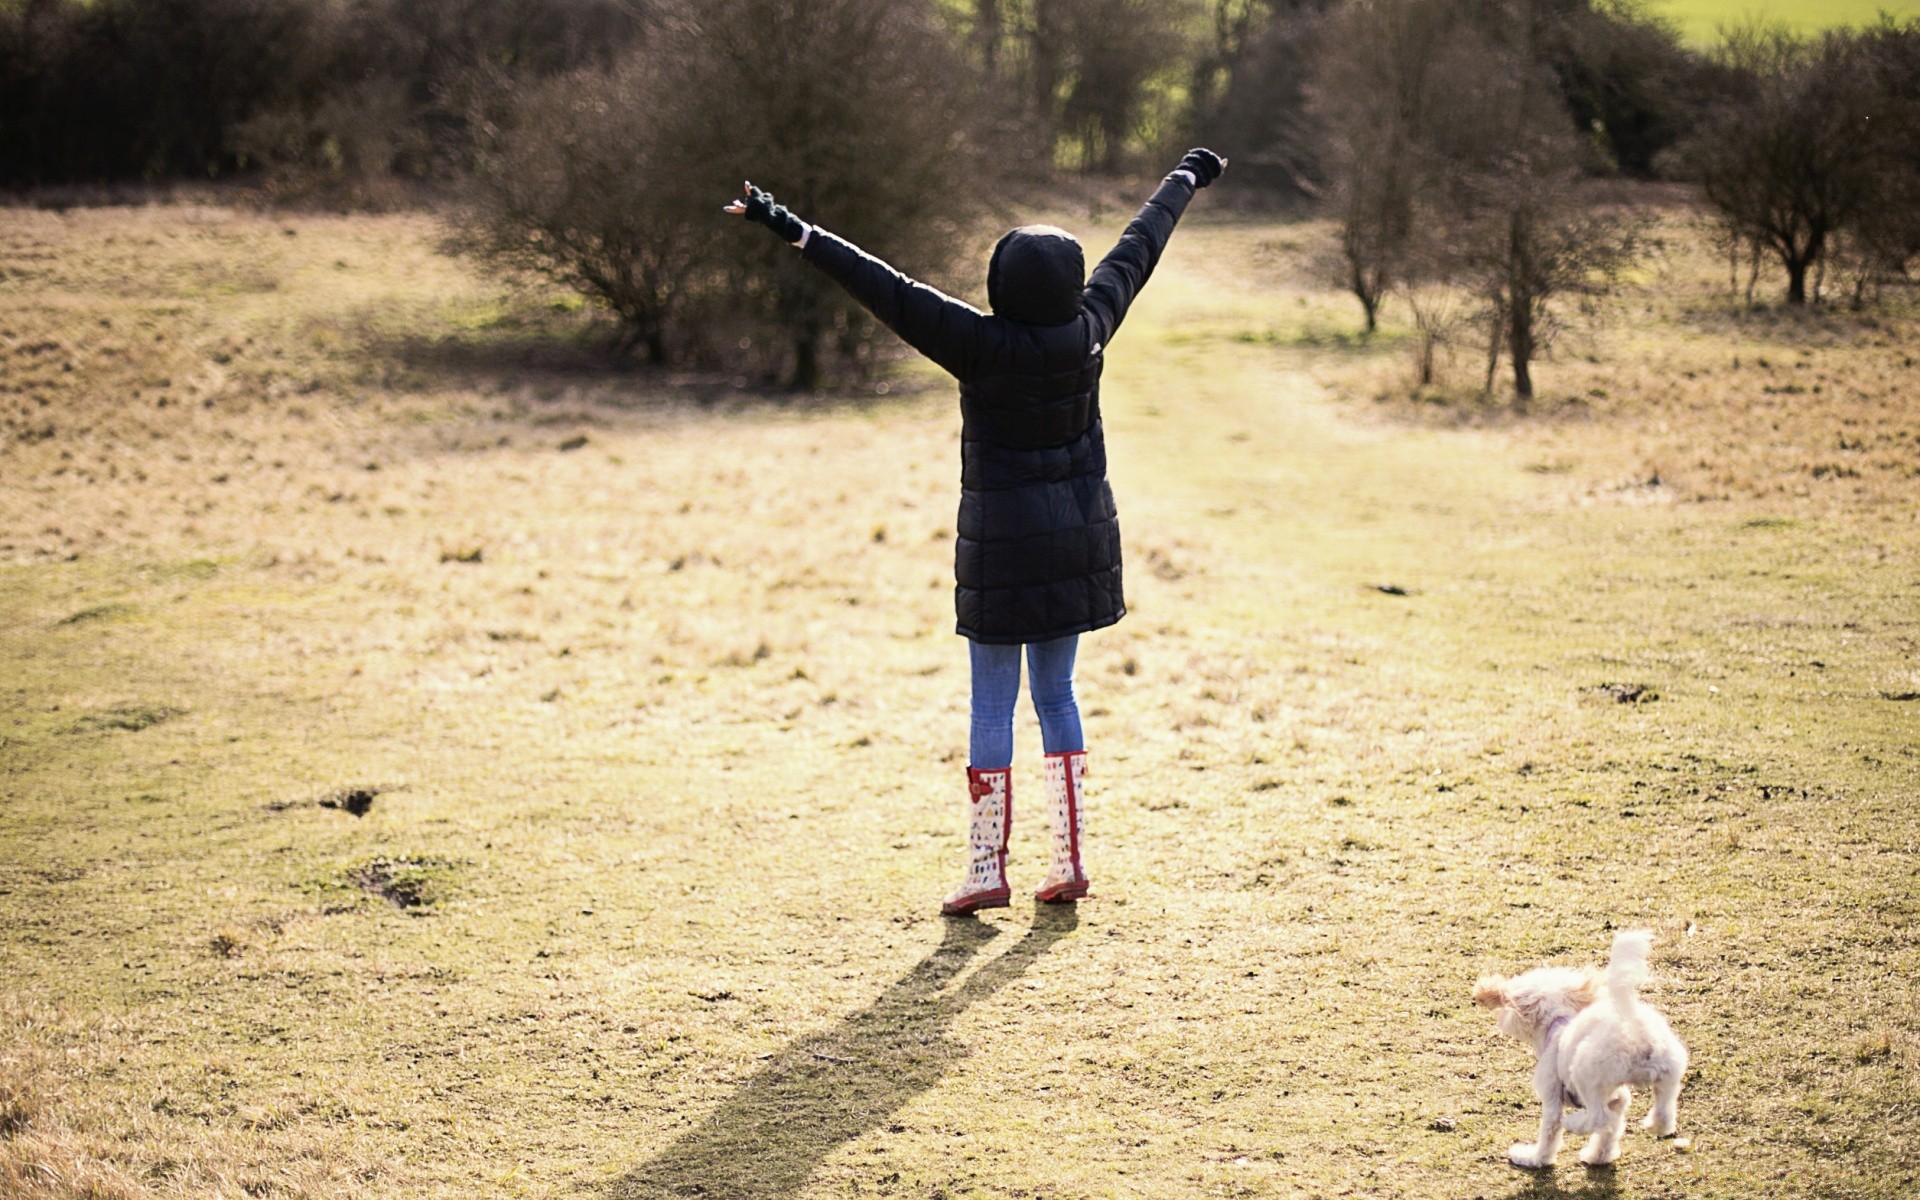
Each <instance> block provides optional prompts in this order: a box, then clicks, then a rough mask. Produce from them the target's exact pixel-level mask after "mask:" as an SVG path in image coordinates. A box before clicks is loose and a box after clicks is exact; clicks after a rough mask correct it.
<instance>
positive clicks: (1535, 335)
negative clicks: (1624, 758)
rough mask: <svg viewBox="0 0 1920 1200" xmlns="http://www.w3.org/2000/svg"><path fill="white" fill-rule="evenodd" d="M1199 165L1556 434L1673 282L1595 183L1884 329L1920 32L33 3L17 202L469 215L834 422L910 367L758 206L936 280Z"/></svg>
mask: <svg viewBox="0 0 1920 1200" xmlns="http://www.w3.org/2000/svg"><path fill="white" fill-rule="evenodd" d="M1189 138H1191V139H1194V140H1198V141H1204V142H1211V143H1215V144H1218V145H1221V146H1223V147H1225V148H1226V149H1228V150H1229V151H1230V152H1231V153H1232V155H1233V157H1234V160H1235V164H1236V166H1235V172H1234V175H1233V177H1232V180H1231V182H1230V183H1229V184H1228V185H1227V186H1228V187H1229V189H1230V190H1232V191H1237V192H1238V193H1239V194H1240V195H1241V196H1242V197H1243V198H1247V199H1255V198H1264V199H1266V200H1269V201H1281V202H1287V203H1293V204H1305V203H1313V204H1317V205H1318V206H1319V207H1320V208H1321V210H1322V211H1325V212H1327V213H1328V214H1329V215H1331V216H1333V217H1334V218H1336V223H1337V227H1338V230H1339V241H1338V258H1339V270H1340V279H1341V282H1342V283H1343V284H1344V285H1345V286H1346V287H1348V288H1349V289H1350V290H1351V291H1352V292H1353V294H1354V295H1355V297H1356V298H1357V299H1358V300H1359V302H1360V305H1361V310H1362V316H1363V319H1364V321H1365V323H1366V326H1367V328H1368V329H1369V330H1371V329H1372V328H1373V327H1374V325H1375V324H1376V322H1377V321H1378V319H1379V314H1380V311H1381V306H1382V304H1383V303H1385V302H1386V301H1387V300H1388V299H1389V298H1390V297H1400V298H1401V300H1402V301H1403V302H1404V303H1405V305H1406V307H1407V308H1408V310H1409V311H1411V313H1412V315H1413V319H1414V323H1415V325H1416V327H1417V328H1418V330H1419V331H1420V333H1421V335H1422V336H1421V347H1422V348H1421V374H1422V376H1423V378H1431V376H1432V372H1433V366H1434V361H1435V354H1436V349H1437V348H1438V347H1440V346H1442V345H1450V344H1455V343H1457V342H1458V339H1459V335H1460V334H1461V332H1462V331H1463V330H1464V329H1467V328H1471V329H1473V330H1475V331H1477V332H1476V337H1477V338H1478V339H1479V340H1478V341H1477V344H1478V346H1480V347H1483V348H1484V350H1485V355H1486V364H1487V368H1486V377H1487V381H1488V386H1489V387H1490V386H1491V384H1492V381H1493V379H1494V377H1495V373H1496V371H1497V370H1498V369H1499V367H1500V365H1501V364H1502V363H1503V362H1504V363H1506V364H1507V365H1508V366H1509V368H1510V371H1511V376H1512V381H1513V393H1514V395H1515V397H1516V401H1517V402H1520V403H1524V402H1525V400H1526V398H1527V397H1528V396H1529V395H1530V394H1531V392H1532V378H1531V365H1532V363H1533V361H1534V359H1535V357H1536V356H1537V355H1538V353H1539V352H1540V351H1541V350H1542V349H1544V348H1545V347H1547V346H1548V345H1550V344H1551V341H1552V339H1553V337H1554V335H1555V333H1556V331H1557V330H1558V329H1559V328H1560V326H1561V325H1562V324H1563V323H1564V322H1565V321H1566V320H1567V319H1568V318H1569V317H1571V316H1572V315H1574V314H1576V313H1578V312H1579V311H1580V310H1581V309H1582V308H1583V307H1584V306H1586V305H1588V304H1589V303H1590V302H1591V301H1593V300H1594V299H1595V298H1597V297H1598V296H1600V295H1602V294H1604V293H1605V292H1606V291H1607V290H1608V288H1609V287H1610V286H1611V283H1612V280H1613V279H1614V278H1615V277H1616V276H1617V275H1618V273H1619V272H1620V271H1621V270H1622V269H1623V268H1624V267H1625V266H1626V265H1628V264H1629V263H1630V262H1631V261H1632V259H1633V256H1634V255H1635V253H1636V249H1637V246H1638V221H1637V219H1636V218H1635V216H1634V215H1633V214H1632V213H1631V212H1627V211H1622V210H1620V209H1619V208H1608V207H1596V206H1595V205H1593V204H1591V203H1589V202H1588V199H1587V195H1588V192H1589V190H1590V189H1589V188H1587V187H1586V184H1587V182H1588V181H1590V180H1592V179H1594V178H1596V177H1603V176H1628V177H1666V178H1670V179H1688V180H1692V181H1694V182H1696V183H1697V185H1698V187H1699V189H1700V194H1701V196H1702V198H1703V200H1704V201H1705V202H1706V204H1707V206H1708V208H1709V210H1710V211H1711V212H1713V213H1715V214H1716V215H1717V216H1718V218H1719V220H1720V221H1721V223H1722V225H1723V227H1724V230H1725V232H1726V235H1727V239H1728V246H1729V252H1730V256H1731V257H1732V258H1733V259H1734V260H1735V265H1736V268H1737V266H1738V265H1739V262H1740V261H1744V262H1745V264H1746V267H1747V270H1748V279H1749V285H1748V287H1749V295H1751V289H1752V286H1753V281H1754V280H1755V278H1756V277H1757V273H1758V269H1759V266H1760V264H1761V262H1762V261H1763V260H1772V261H1777V262H1778V263H1779V264H1780V266H1781V267H1782V268H1783V269H1784V271H1785V272H1786V276H1787V289H1786V296H1787V299H1788V300H1789V301H1790V302H1792V303H1801V302H1805V301H1809V300H1813V301H1817V300H1818V299H1820V298H1821V296H1822V295H1823V290H1824V291H1826V292H1833V291H1838V290H1840V289H1841V288H1842V287H1844V290H1845V292H1846V293H1847V294H1848V295H1849V296H1850V297H1851V298H1852V299H1853V301H1854V302H1856V303H1864V302H1865V301H1866V300H1867V299H1869V298H1870V297H1871V296H1872V295H1873V294H1874V293H1875V292H1876V291H1877V290H1879V289H1883V288H1885V287H1887V286H1889V285H1892V284H1896V283H1904V282H1906V281H1907V279H1908V278H1909V271H1910V268H1911V267H1912V265H1913V264H1914V263H1915V261H1916V256H1917V255H1920V22H1915V23H1911V24H1908V25H1904V26H1902V25H1897V24H1894V23H1891V22H1884V23H1882V24H1881V25H1879V26H1875V27H1872V28H1869V29H1867V30H1863V31H1857V32H1836V33H1832V34H1829V35H1826V36H1824V37H1820V38H1813V39H1805V38H1794V37H1791V36H1788V35H1785V34H1781V33H1771V32H1765V31H1757V30H1746V31H1741V32H1737V33H1735V34H1733V35H1731V36H1729V37H1728V38H1727V39H1726V40H1725V42H1724V44H1723V45H1722V46H1720V47H1719V48H1717V49H1716V50H1715V51H1713V52H1711V53H1704V54H1703V53H1698V52H1695V51H1692V50H1689V49H1687V48H1686V47H1684V46H1683V45H1682V44H1681V42H1680V40H1679V38H1678V36H1677V34H1676V33H1675V31H1674V30H1673V29H1672V28H1670V27H1668V26H1666V25H1663V24H1662V23H1661V22H1659V21H1658V20H1656V19H1654V18H1652V17H1650V16H1648V15H1646V13H1645V11H1644V10H1642V9H1640V8H1638V7H1636V6H1635V2H1634V0H0V187H7V186H11V187H31V186H34V185H40V184H49V183H67V182H83V183H84V182H98V181H111V180H123V179H165V178H183V177H185V178H207V177H210V176H229V175H233V174H236V173H253V174H255V175H256V176H261V175H264V177H266V178H268V179H270V180H276V181H289V182H295V183H301V182H302V181H305V182H307V183H312V184H316V185H317V186H321V187H324V186H327V184H328V182H329V181H336V182H337V181H354V180H383V179H384V180H389V181H391V180H395V179H407V178H425V179H434V180H438V181H440V182H441V183H442V184H443V185H444V186H446V187H451V188H457V189H460V190H461V192H462V193H463V194H464V195H465V196H466V197H467V200H468V203H467V205H466V207H465V209H464V210H463V213H464V215H463V216H462V217H461V218H460V219H459V221H458V222H457V228H458V233H457V234H456V236H455V238H454V241H455V243H456V244H458V245H459V246H460V247H462V248H463V249H464V250H466V251H467V252H470V253H472V254H474V255H476V256H478V257H479V258H481V259H483V260H485V261H488V262H490V263H494V264H497V265H500V266H502V267H505V268H509V269H513V270H519V271H530V272H535V273H539V274H543V275H546V276H548V277H550V278H552V279H555V280H557V281H559V282H562V283H564V284H565V285H567V286H570V287H574V288H577V289H579V290H581V291H582V292H584V293H585V294H587V295H589V296H590V297H592V298H593V299H595V300H596V301H598V302H599V303H600V304H602V305H604V306H605V307H606V308H607V309H609V310H610V311H611V312H613V313H614V314H616V315H617V316H618V317H619V319H620V321H621V323H622V325H623V327H624V328H625V330H626V333H627V340H628V344H629V346H630V348H632V349H633V350H635V351H637V352H640V353H643V354H644V355H645V356H646V357H648V358H649V359H652V360H655V361H675V360H695V361H700V360H708V361H712V360H719V359H723V358H724V359H725V360H726V361H728V362H729V363H732V364H735V365H736V366H737V365H738V364H740V363H741V362H743V361H746V362H751V363H754V364H756V367H755V369H757V370H761V371H764V372H768V373H774V372H778V373H782V374H784V375H785V376H786V377H787V378H789V379H790V380H791V381H792V382H793V383H795V384H797V385H799V386H802V387H811V386H813V385H814V384H815V383H816V382H818V381H819V379H820V378H821V377H822V374H823V372H826V371H827V370H828V369H829V368H830V367H831V366H832V364H834V363H835V362H840V363H848V362H851V363H855V364H857V363H859V362H860V361H862V360H863V358H864V357H865V356H866V355H867V354H868V352H869V347H870V338H871V336H872V333H873V330H872V327H871V324H870V323H869V322H868V321H867V320H866V318H865V317H864V316H863V315H862V314H860V313H859V312H858V311H857V310H854V309H851V308H850V307H849V306H848V305H847V304H846V302H845V301H844V299H843V298H841V297H840V296H838V295H837V294H836V293H834V292H833V291H832V290H831V289H826V288H823V287H822V286H821V285H820V282H819V281H818V280H817V279H816V278H814V277H813V275H812V274H811V273H810V272H808V271H806V270H804V269H802V268H801V265H800V264H799V263H798V262H797V261H796V259H795V257H794V256H793V254H792V253H791V252H790V251H787V250H785V248H783V247H780V246H778V245H769V244H768V243H767V242H766V241H765V240H762V239H756V238H751V237H744V236H742V235H741V233H740V231H739V230H738V229H737V228H729V227H727V226H725V225H724V224H722V223H720V222H718V221H716V220H715V219H714V218H713V210H714V207H715V206H716V205H717V204H718V203H719V201H720V200H721V199H724V198H725V197H726V196H727V195H730V194H732V193H733V191H734V190H735V189H736V188H737V187H738V186H739V183H740V181H741V180H742V179H744V178H746V177H748V176H749V175H751V176H752V177H753V178H754V180H755V182H757V183H761V184H764V185H766V186H768V187H771V188H773V189H774V190H775V191H776V192H777V193H778V194H779V195H780V197H781V198H782V199H783V200H785V201H787V202H789V203H790V204H792V205H793V206H794V207H795V209H796V210H798V211H799V212H801V213H802V214H804V215H807V216H809V217H814V218H817V219H819V220H821V221H822V222H823V223H825V224H827V225H829V226H831V227H833V228H836V229H839V230H841V231H843V232H845V233H847V234H848V235H849V236H852V237H853V238H855V239H856V240H858V241H860V242H861V243H862V244H865V245H868V246H870V247H872V248H873V249H874V250H876V251H877V252H879V253H882V254H885V255H887V256H889V257H893V258H895V259H896V260H898V261H899V262H900V263H901V265H903V266H905V267H907V268H909V269H913V270H916V271H919V272H921V273H931V274H934V275H936V276H937V275H938V273H939V269H940V268H941V267H942V266H943V265H944V264H947V263H949V262H951V261H952V259H953V257H954V256H953V254H952V250H953V249H954V248H955V247H956V246H957V245H958V244H960V243H961V242H962V241H963V240H964V238H965V237H966V236H967V235H968V233H969V232H970V230H971V229H972V227H973V222H974V220H975V218H976V217H977V216H978V215H980V214H981V213H983V212H984V211H986V210H988V209H990V208H992V207H993V206H995V205H996V204H1003V203H1004V199H1003V198H1004V195H1005V194H1006V188H1005V187H1004V186H1003V185H1004V184H1005V183H1007V182H1008V181H1010V180H1026V181H1033V180H1044V179H1045V178H1047V177H1048V176H1049V175H1050V174H1051V173H1053V172H1056V171H1060V170H1093V171H1121V170H1127V169H1137V168H1138V167H1139V166H1141V165H1143V164H1145V163H1147V162H1151V161H1154V159H1155V157H1156V156H1158V155H1161V154H1164V153H1166V152H1167V151H1169V150H1170V149H1172V148H1174V147H1178V146H1182V145H1185V144H1188V139H1189ZM1829 281H1834V282H1832V283H1830V282H1829Z"/></svg>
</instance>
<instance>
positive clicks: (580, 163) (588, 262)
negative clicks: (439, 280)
mask: <svg viewBox="0 0 1920 1200" xmlns="http://www.w3.org/2000/svg"><path fill="white" fill-rule="evenodd" d="M679 84H680V79H679V77H678V74H677V73H676V72H672V71H667V70H663V69H661V67H660V66H659V62H658V59H657V58H656V57H655V56H653V55H651V54H641V55H636V56H634V57H632V58H630V59H629V60H627V61H626V62H625V63H623V64H621V65H620V66H619V67H617V68H615V69H614V70H611V71H599V70H592V69H589V70H583V71H578V72H574V73H572V74H568V75H563V76H559V77H557V78H555V79H553V80H550V81H547V82H545V83H540V84H536V85H534V86H532V87H530V88H527V89H525V90H524V92H523V93H522V94H521V96H520V99H519V102H518V104H517V106H516V110H515V111H514V113H513V116H512V123H511V124H510V125H509V126H508V127H507V128H505V129H504V130H500V131H498V132H497V135H496V136H495V137H494V139H492V141H491V143H490V145H489V146H488V147H487V149H486V150H484V151H483V153H482V155H481V157H480V159H479V162H478V164H477V166H476V170H475V176H474V184H475V186H474V189H473V199H474V202H473V207H472V210H471V211H470V213H469V214H467V215H466V216H465V217H463V218H462V220H461V221H460V222H459V224H458V225H457V226H456V227H455V230H454V232H453V236H452V238H451V242H452V245H453V247H454V248H455V249H458V250H462V251H465V252H467V253H470V254H473V255H474V256H476V257H478V258H479V259H481V260H482V261H485V262H489V263H491V264H493V265H495V266H497V267H502V268H505V269H508V270H518V271H528V272H532V273H534V274H537V275H541V276H544V277H546V278H548V279H551V280H553V281H555V282H557V283H560V284H562V285H564V286H566V287H571V288H574V289H577V290H578V291H580V292H581V293H582V294H584V295H586V296H588V297H590V298H591V299H593V300H595V301H596V302H598V303H600V304H601V305H603V306H604V307H606V308H607V309H608V310H609V311H611V312H612V313H613V314H614V315H615V316H617V317H618V318H619V320H620V322H621V324H622V325H623V327H624V329H625V331H626V332H625V338H626V348H627V349H634V348H639V349H642V350H643V351H644V353H645V355H646V357H647V358H648V359H649V360H650V361H653V362H665V361H667V360H668V358H669V357H670V356H671V354H672V351H673V350H674V348H675V347H674V345H673V339H674V338H675V337H676V336H683V335H684V334H685V333H686V331H687V326H688V325H690V324H692V323H694V322H693V321H692V318H693V316H694V314H695V312H696V310H697V308H698V306H699V305H701V304H702V303H703V302H704V301H706V300H707V299H709V298H710V297H711V296H713V295H714V294H715V292H716V290H717V288H718V284H719V282H720V272H719V268H718V265H717V262H718V259H719V257H720V244H721V242H720V236H721V234H722V232H723V228H722V226H721V223H720V222H719V221H718V220H717V219H716V218H715V215H714V213H715V210H716V209H717V207H718V205H717V203H716V202H714V201H713V199H712V196H713V195H714V194H721V195H723V196H724V191H722V190H720V189H719V188H718V185H717V183H716V182H715V181H714V180H713V179H711V177H710V176H708V175H706V174H704V173H701V172H698V171H696V170H692V169H689V168H690V160H689V158H688V157H687V156H686V155H685V153H684V151H683V148H682V138H683V136H684V135H683V132H682V131H683V129H684V127H685V124H686V115H685V113H684V112H683V111H681V109H680V107H679V106H680V105H682V104H683V103H684V101H685V93H684V92H683V91H682V90H681V89H680V87H679Z"/></svg>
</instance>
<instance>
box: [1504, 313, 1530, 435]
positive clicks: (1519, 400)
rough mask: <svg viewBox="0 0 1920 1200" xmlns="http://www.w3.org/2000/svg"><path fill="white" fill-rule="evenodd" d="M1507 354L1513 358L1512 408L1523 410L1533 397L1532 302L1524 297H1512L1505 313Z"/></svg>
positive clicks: (1516, 410)
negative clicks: (1511, 307)
mask: <svg viewBox="0 0 1920 1200" xmlns="http://www.w3.org/2000/svg"><path fill="white" fill-rule="evenodd" d="M1507 354H1508V355H1509V356H1510V357H1511V358H1512V359H1513V408H1514V411H1515V412H1525V411H1526V408H1527V401H1529V400H1531V399H1533V302H1532V301H1531V300H1530V299H1528V298H1526V297H1522V296H1516V297H1514V300H1513V309H1512V311H1511V312H1510V313H1508V314H1507Z"/></svg>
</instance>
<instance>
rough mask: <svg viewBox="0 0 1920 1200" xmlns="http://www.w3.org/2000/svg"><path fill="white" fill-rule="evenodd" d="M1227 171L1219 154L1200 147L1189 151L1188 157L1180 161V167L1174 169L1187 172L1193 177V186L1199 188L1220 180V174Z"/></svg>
mask: <svg viewBox="0 0 1920 1200" xmlns="http://www.w3.org/2000/svg"><path fill="white" fill-rule="evenodd" d="M1226 169H1227V164H1226V163H1225V162H1224V161H1222V160H1221V158H1220V156H1219V155H1218V154H1215V153H1214V152H1213V151H1211V150H1208V149H1205V148H1203V147H1198V146H1196V147H1195V148H1193V149H1192V150H1189V151H1187V156H1186V157H1185V158H1183V159H1181V160H1180V165H1179V166H1177V167H1175V168H1174V170H1176V171H1185V172H1186V173H1187V174H1189V175H1191V176H1193V186H1194V187H1197V188H1203V187H1206V186H1207V185H1208V184H1210V183H1212V182H1213V181H1214V180H1216V179H1218V178H1220V172H1222V171H1224V170H1226Z"/></svg>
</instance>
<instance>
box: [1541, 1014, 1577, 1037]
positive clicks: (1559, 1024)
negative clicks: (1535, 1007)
mask: <svg viewBox="0 0 1920 1200" xmlns="http://www.w3.org/2000/svg"><path fill="white" fill-rule="evenodd" d="M1571 1020H1573V1018H1572V1017H1555V1018H1554V1019H1553V1020H1552V1021H1550V1022H1548V1023H1547V1036H1546V1038H1545V1040H1546V1041H1549V1042H1551V1041H1552V1040H1553V1039H1554V1035H1556V1034H1558V1033H1559V1032H1560V1031H1561V1030H1562V1029H1565V1028H1566V1026H1567V1022H1568V1021H1571Z"/></svg>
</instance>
